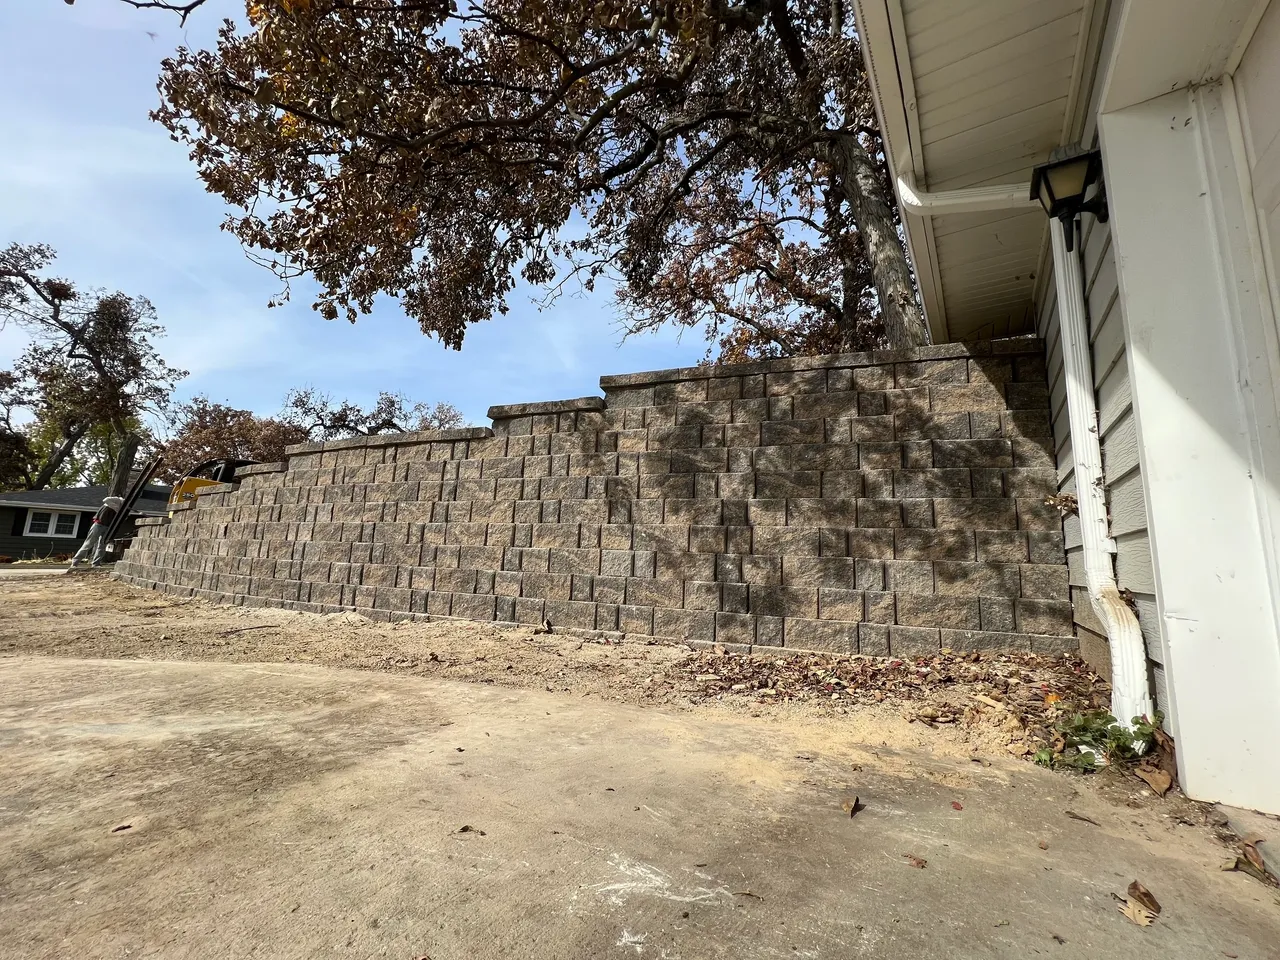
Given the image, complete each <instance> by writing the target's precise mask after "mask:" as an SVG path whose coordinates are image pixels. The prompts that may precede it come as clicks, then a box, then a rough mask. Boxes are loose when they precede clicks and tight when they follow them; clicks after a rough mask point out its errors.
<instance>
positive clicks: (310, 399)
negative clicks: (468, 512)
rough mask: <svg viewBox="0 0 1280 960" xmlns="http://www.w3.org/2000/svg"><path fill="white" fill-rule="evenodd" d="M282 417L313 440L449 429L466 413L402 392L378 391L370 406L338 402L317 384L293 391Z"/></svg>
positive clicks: (446, 404) (288, 397)
mask: <svg viewBox="0 0 1280 960" xmlns="http://www.w3.org/2000/svg"><path fill="white" fill-rule="evenodd" d="M281 419H282V420H283V421H284V422H286V423H289V424H291V425H293V426H295V427H298V428H300V429H302V430H304V431H306V434H307V436H308V437H310V438H311V439H313V440H337V439H341V438H344V437H367V436H373V435H374V434H379V433H406V432H409V431H412V430H446V429H448V428H450V427H460V426H462V424H463V419H464V418H463V416H462V412H461V411H460V410H459V409H458V408H457V407H455V406H453V405H452V404H449V403H436V404H429V403H415V402H413V401H411V400H409V398H408V397H406V396H405V395H404V394H402V393H388V392H386V391H384V392H382V393H379V394H378V399H377V400H376V401H374V403H373V405H372V406H370V407H361V406H359V405H358V404H354V403H351V402H350V401H347V400H343V401H340V402H339V401H335V400H334V399H333V398H332V397H331V396H329V395H328V394H326V393H322V392H320V391H318V390H316V389H315V388H313V387H304V388H302V389H297V390H291V391H290V392H289V394H288V395H287V396H286V397H285V399H284V411H283V413H281Z"/></svg>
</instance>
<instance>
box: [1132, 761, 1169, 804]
mask: <svg viewBox="0 0 1280 960" xmlns="http://www.w3.org/2000/svg"><path fill="white" fill-rule="evenodd" d="M1133 772H1134V773H1135V774H1137V775H1138V777H1139V778H1140V779H1141V780H1143V781H1145V782H1146V784H1147V786H1148V787H1150V788H1151V789H1152V790H1154V791H1155V792H1156V796H1158V797H1163V796H1164V795H1165V794H1166V793H1168V792H1169V788H1170V787H1171V786H1173V778H1172V777H1171V776H1169V775H1168V774H1167V773H1165V772H1164V771H1163V770H1157V769H1156V768H1154V767H1138V768H1137V769H1136V770H1134V771H1133Z"/></svg>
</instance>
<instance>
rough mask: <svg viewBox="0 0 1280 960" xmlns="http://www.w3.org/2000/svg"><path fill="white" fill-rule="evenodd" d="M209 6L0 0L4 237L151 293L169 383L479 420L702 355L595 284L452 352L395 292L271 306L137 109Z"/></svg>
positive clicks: (105, 281) (61, 267)
mask: <svg viewBox="0 0 1280 960" xmlns="http://www.w3.org/2000/svg"><path fill="white" fill-rule="evenodd" d="M209 7H210V8H211V9H206V10H201V11H197V13H196V14H195V15H193V17H192V18H191V20H190V21H189V22H188V24H187V27H186V28H185V29H179V27H178V23H177V18H176V17H174V16H172V15H169V14H165V13H161V12H155V11H135V10H132V9H130V8H128V7H126V6H125V5H124V4H121V3H120V2H119V0H78V2H77V3H76V4H75V6H71V7H69V6H66V5H65V4H64V3H62V2H61V0H0V131H2V133H0V143H2V144H3V149H0V245H4V244H8V243H10V242H12V241H19V242H23V243H33V242H45V243H49V244H52V245H53V246H54V247H55V248H56V249H57V250H58V254H59V257H58V272H59V273H60V274H61V275H63V276H66V277H68V278H70V279H72V280H74V281H75V282H77V283H78V284H80V285H81V286H103V287H109V288H111V289H120V290H123V291H125V292H126V293H130V294H142V295H144V296H146V297H148V298H150V299H151V301H152V302H153V303H154V304H155V306H156V309H157V311H158V313H159V317H160V322H161V323H162V324H163V325H164V326H165V327H166V329H167V330H168V336H167V337H166V338H165V340H164V341H163V343H162V345H161V352H162V353H163V355H164V356H165V358H166V359H167V360H169V362H171V363H173V364H174V365H176V366H179V367H182V368H184V369H187V370H189V371H190V372H191V375H190V376H189V377H188V378H187V379H186V380H185V381H183V383H182V384H181V385H180V386H179V396H180V397H187V396H191V395H192V394H196V393H205V394H208V396H209V397H210V398H211V399H214V400H217V401H220V402H226V403H230V404H232V405H234V406H238V407H244V408H248V409H252V410H254V411H257V412H258V413H273V412H275V411H276V410H278V409H279V406H280V400H281V398H282V397H283V395H284V393H285V391H286V390H287V389H288V388H289V387H292V386H301V385H305V384H311V385H314V386H316V387H319V388H321V389H324V390H327V391H329V392H331V393H333V394H334V395H335V396H338V397H346V398H350V399H352V400H355V401H357V402H368V401H370V400H371V399H372V398H373V397H374V396H375V395H376V394H377V392H378V391H379V390H384V389H385V390H402V391H404V392H405V393H407V394H408V395H409V396H411V397H412V398H414V399H418V400H430V401H436V400H447V401H449V402H451V403H454V404H455V405H457V406H458V407H459V408H461V410H462V411H463V413H464V414H465V415H466V416H467V418H468V420H469V421H470V422H473V423H481V424H483V423H487V421H486V420H485V418H484V414H485V410H486V409H487V408H488V407H489V405H490V404H495V403H519V402H526V401H535V400H556V399H563V398H568V397H578V396H586V395H591V394H598V393H599V382H598V381H599V377H600V375H601V374H607V373H627V372H632V371H637V370H648V369H656V368H664V367H674V366H687V365H690V364H693V363H696V362H698V361H699V360H700V359H701V358H702V355H703V352H704V350H705V344H704V343H703V341H702V337H701V336H700V335H699V334H698V333H697V332H693V333H692V334H691V335H690V334H686V335H685V337H684V338H683V341H681V340H680V339H678V338H677V336H676V333H675V332H674V331H664V332H662V333H659V334H657V335H652V336H645V337H642V338H635V339H632V340H628V341H627V342H625V343H622V344H619V340H620V333H619V331H618V330H617V328H616V320H615V315H614V311H613V307H612V302H611V299H610V297H609V296H608V295H607V294H605V293H597V294H595V295H593V296H590V297H585V298H583V297H577V298H572V299H563V300H561V301H560V302H559V303H558V304H557V305H556V306H554V307H553V308H551V309H549V310H546V311H539V309H538V308H537V307H536V305H535V304H533V303H532V302H531V301H530V292H529V291H518V292H517V293H516V294H515V295H514V296H513V297H512V298H511V300H510V305H511V311H510V313H509V314H507V316H505V317H498V318H495V319H494V320H492V321H489V322H487V323H483V324H480V325H478V326H475V327H473V328H472V329H471V331H470V332H469V333H468V334H467V339H466V343H465V344H464V346H463V349H462V351H461V352H456V351H452V350H446V349H445V348H443V347H442V346H440V344H439V343H438V342H436V341H434V340H428V339H427V338H426V337H424V336H423V335H422V334H421V333H420V332H419V331H418V328H417V326H416V325H415V324H414V323H413V321H411V320H409V319H408V318H406V317H405V316H404V314H403V313H402V312H401V311H400V309H399V307H398V305H397V304H396V303H395V302H394V301H391V300H388V301H385V302H384V303H382V304H381V305H380V307H379V309H378V310H377V311H376V312H375V313H374V314H373V315H372V316H370V317H368V318H365V319H363V320H362V321H361V322H359V323H357V324H356V325H354V326H352V325H350V324H348V323H346V322H345V321H338V322H336V323H330V322H326V321H324V320H322V319H321V318H320V317H319V316H318V315H317V314H315V313H314V312H313V311H312V310H311V308H310V304H311V296H310V294H311V290H312V288H311V285H310V284H309V283H307V282H306V281H305V280H303V281H301V282H296V283H295V284H294V299H293V301H292V302H291V303H289V304H287V305H286V306H284V307H277V308H275V309H271V310H268V309H267V307H266V303H267V301H268V300H269V299H270V298H271V297H272V296H273V295H274V294H275V293H276V292H277V291H278V290H279V289H280V284H279V281H277V280H276V278H275V277H273V276H272V275H271V274H270V273H268V272H267V271H265V270H263V269H262V268H260V267H257V266H255V265H253V264H252V263H250V262H249V261H248V260H247V259H246V258H245V256H244V253H243V251H242V250H241V248H240V246H239V244H238V243H237V242H236V240H235V239H234V238H233V237H231V236H229V235H227V234H225V233H223V232H222V231H221V230H219V224H220V223H221V222H222V218H223V215H224V213H225V210H226V207H225V205H224V204H223V203H222V201H221V200H220V199H219V198H217V197H214V196H211V195H209V194H207V193H205V191H204V187H203V185H202V184H201V183H200V181H199V180H198V179H197V178H196V174H195V167H194V165H193V164H191V163H190V161H188V160H187V157H186V151H185V149H184V148H183V147H181V146H180V145H178V144H175V143H173V142H171V141H170V140H169V139H168V134H167V133H166V132H165V131H164V130H163V129H162V128H161V127H159V126H158V125H157V124H154V123H152V122H151V121H149V120H148V119H147V111H148V110H150V109H151V108H152V107H154V106H155V105H156V103H157V102H158V95H157V93H156V90H155V80H156V76H157V74H158V72H159V63H160V60H161V59H162V58H163V57H165V56H166V55H168V54H169V53H170V52H172V50H173V49H174V48H175V47H176V46H177V45H178V44H179V43H182V42H184V39H185V42H187V43H189V44H204V43H207V42H208V40H209V38H211V37H212V35H213V31H214V29H215V27H216V21H217V19H219V18H220V17H221V16H224V15H227V14H228V13H232V14H234V13H239V12H242V10H243V7H242V5H241V4H240V3H239V0H213V2H211V3H210V4H209ZM147 31H151V32H152V33H154V34H156V37H155V38H154V39H152V38H151V37H150V36H148V34H147ZM21 347H22V339H21V336H20V335H19V334H18V333H17V332H16V331H14V330H12V329H9V330H5V331H0V366H4V365H7V364H8V362H9V361H10V360H11V359H12V357H13V356H15V355H16V354H17V353H18V352H19V351H20V350H21Z"/></svg>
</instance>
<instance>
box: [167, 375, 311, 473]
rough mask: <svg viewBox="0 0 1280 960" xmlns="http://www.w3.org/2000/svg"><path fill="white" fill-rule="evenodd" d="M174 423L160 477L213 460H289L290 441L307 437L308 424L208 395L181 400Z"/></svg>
mask: <svg viewBox="0 0 1280 960" xmlns="http://www.w3.org/2000/svg"><path fill="white" fill-rule="evenodd" d="M172 423H173V429H172V432H171V433H170V435H169V437H168V439H167V440H166V443H165V454H164V463H163V465H162V467H161V472H160V479H161V480H166V481H169V482H173V481H176V480H179V479H181V478H182V477H184V476H186V475H187V473H188V471H190V470H191V469H193V468H194V467H197V466H199V465H200V464H201V463H204V462H205V461H208V460H217V459H221V458H229V459H233V460H258V461H262V462H274V461H277V460H283V459H284V451H285V448H286V447H288V446H290V445H292V444H295V443H302V442H303V441H305V440H306V439H307V431H306V429H304V428H303V427H300V426H297V425H295V424H292V423H286V422H285V421H284V420H281V419H279V418H276V417H260V416H258V415H257V414H255V413H253V412H252V411H250V410H237V409H236V408H234V407H229V406H226V405H225V404H221V403H210V402H209V398H208V397H205V396H197V397H193V398H192V399H190V400H188V401H187V402H186V403H183V404H180V405H178V406H177V407H176V408H175V410H174V415H173V417H172Z"/></svg>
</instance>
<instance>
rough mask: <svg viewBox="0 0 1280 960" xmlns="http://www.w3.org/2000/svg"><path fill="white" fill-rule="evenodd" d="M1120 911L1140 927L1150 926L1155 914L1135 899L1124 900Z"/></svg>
mask: <svg viewBox="0 0 1280 960" xmlns="http://www.w3.org/2000/svg"><path fill="white" fill-rule="evenodd" d="M1120 912H1121V913H1123V914H1124V915H1125V916H1126V917H1128V918H1129V919H1130V920H1132V921H1133V922H1134V923H1136V924H1137V925H1138V926H1140V927H1149V926H1151V921H1152V920H1154V919H1155V915H1154V914H1153V913H1152V912H1151V911H1150V910H1148V909H1147V908H1146V907H1144V906H1143V905H1142V904H1140V903H1138V901H1136V900H1126V901H1125V902H1124V905H1123V906H1122V907H1121V908H1120Z"/></svg>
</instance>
